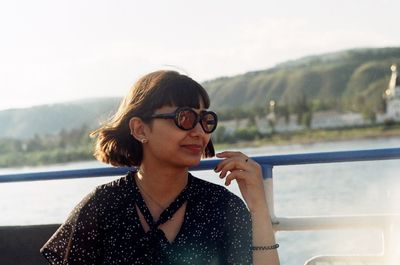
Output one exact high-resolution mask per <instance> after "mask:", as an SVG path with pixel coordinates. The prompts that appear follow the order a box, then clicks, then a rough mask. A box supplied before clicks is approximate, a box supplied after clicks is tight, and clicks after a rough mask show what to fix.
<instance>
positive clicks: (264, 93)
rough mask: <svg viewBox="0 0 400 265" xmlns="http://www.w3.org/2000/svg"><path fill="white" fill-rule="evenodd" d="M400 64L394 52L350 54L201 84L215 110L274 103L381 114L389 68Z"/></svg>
mask: <svg viewBox="0 0 400 265" xmlns="http://www.w3.org/2000/svg"><path fill="white" fill-rule="evenodd" d="M393 63H396V64H400V47H396V48H380V49H354V50H347V51H341V52H336V53H329V54H324V55H318V56H310V57H306V58H301V59H299V60H293V61H289V62H285V63H282V64H279V65H277V66H276V67H274V68H271V69H266V70H262V71H256V72H249V73H246V74H243V75H237V76H233V77H222V78H218V79H215V80H210V81H207V82H205V83H204V86H205V87H206V89H207V90H208V92H209V93H210V96H211V98H212V106H213V108H216V109H235V108H244V109H250V108H254V107H256V106H258V107H260V106H261V107H262V106H265V105H266V102H268V101H270V100H275V101H276V102H278V104H280V105H287V106H289V107H290V106H293V105H295V104H296V103H297V102H298V101H299V100H301V99H303V98H306V99H307V100H308V101H310V102H312V103H313V104H314V106H316V107H317V108H325V109H341V110H348V109H352V110H356V111H362V109H363V107H365V106H368V107H369V108H372V109H373V110H374V111H380V110H382V108H383V106H382V94H383V91H384V90H385V89H386V88H387V84H388V80H389V77H390V74H391V72H390V66H391V64H393Z"/></svg>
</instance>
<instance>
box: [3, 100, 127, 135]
mask: <svg viewBox="0 0 400 265" xmlns="http://www.w3.org/2000/svg"><path fill="white" fill-rule="evenodd" d="M120 100H121V99H120V98H102V99H90V100H80V101H74V102H69V103H60V104H53V105H43V106H37V107H31V108H26V109H9V110H4V111H0V138H5V137H12V138H21V139H27V138H31V137H33V136H34V135H43V134H56V133H58V132H60V131H61V130H63V129H67V130H69V129H72V128H80V127H82V126H85V127H88V128H95V127H96V126H98V125H99V123H100V122H102V121H104V120H105V119H107V118H108V117H109V116H110V115H112V113H113V111H115V110H116V109H117V107H118V103H119V102H120Z"/></svg>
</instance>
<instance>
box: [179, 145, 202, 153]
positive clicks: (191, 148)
mask: <svg viewBox="0 0 400 265" xmlns="http://www.w3.org/2000/svg"><path fill="white" fill-rule="evenodd" d="M183 147H184V148H185V149H187V150H189V151H191V152H193V153H200V152H202V151H203V146H201V145H197V144H185V145H183Z"/></svg>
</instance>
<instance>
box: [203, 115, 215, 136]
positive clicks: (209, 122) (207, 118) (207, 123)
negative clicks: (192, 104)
mask: <svg viewBox="0 0 400 265" xmlns="http://www.w3.org/2000/svg"><path fill="white" fill-rule="evenodd" d="M201 125H202V127H203V129H204V131H205V132H207V133H209V132H212V131H214V129H215V127H216V126H217V121H216V119H215V117H214V115H213V114H211V113H206V114H204V116H203V118H202V119H201Z"/></svg>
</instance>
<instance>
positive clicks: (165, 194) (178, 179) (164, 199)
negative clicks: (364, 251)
mask: <svg viewBox="0 0 400 265" xmlns="http://www.w3.org/2000/svg"><path fill="white" fill-rule="evenodd" d="M137 181H138V182H139V186H140V187H141V188H142V189H143V190H144V192H146V193H149V194H151V196H152V197H153V198H154V199H156V200H157V201H158V202H159V203H162V204H169V203H171V202H172V201H173V200H174V199H175V198H176V197H177V196H178V194H179V193H180V192H181V191H182V190H183V189H184V188H185V186H186V185H187V182H188V170H187V169H174V168H170V169H166V168H160V169H157V168H155V167H154V166H146V165H145V164H142V165H141V166H140V168H139V171H138V173H137Z"/></svg>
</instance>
